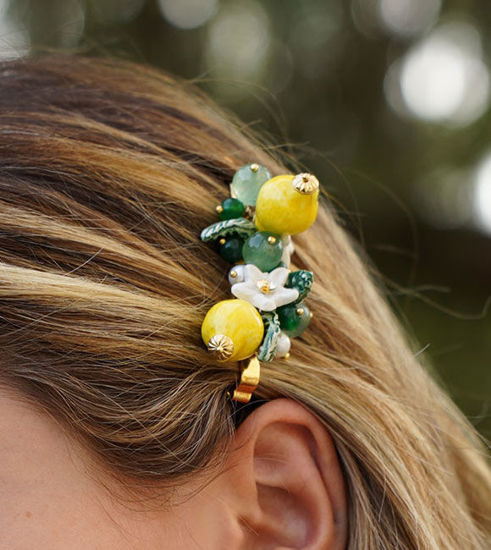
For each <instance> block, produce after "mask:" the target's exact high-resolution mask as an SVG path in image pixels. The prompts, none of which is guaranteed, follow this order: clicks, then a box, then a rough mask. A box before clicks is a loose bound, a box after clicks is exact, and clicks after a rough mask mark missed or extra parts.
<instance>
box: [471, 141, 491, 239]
mask: <svg viewBox="0 0 491 550" xmlns="http://www.w3.org/2000/svg"><path fill="white" fill-rule="evenodd" d="M474 206H475V212H476V222H477V226H478V227H479V228H480V229H482V230H483V231H485V232H486V233H489V234H491V151H489V152H488V153H487V154H486V155H485V156H484V158H483V159H482V160H481V162H480V163H479V164H478V166H477V169H476V175H475V202H474Z"/></svg>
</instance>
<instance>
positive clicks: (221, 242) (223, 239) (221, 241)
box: [218, 237, 227, 246]
mask: <svg viewBox="0 0 491 550" xmlns="http://www.w3.org/2000/svg"><path fill="white" fill-rule="evenodd" d="M218 242H219V243H220V244H221V245H222V246H223V245H224V244H225V243H226V242H227V239H225V238H224V237H222V238H221V239H220V240H219V241H218Z"/></svg>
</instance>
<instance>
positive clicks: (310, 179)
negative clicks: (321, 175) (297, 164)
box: [292, 172, 319, 195]
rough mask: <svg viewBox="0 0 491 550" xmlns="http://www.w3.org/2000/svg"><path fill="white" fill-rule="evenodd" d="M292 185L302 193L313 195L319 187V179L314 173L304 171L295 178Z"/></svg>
mask: <svg viewBox="0 0 491 550" xmlns="http://www.w3.org/2000/svg"><path fill="white" fill-rule="evenodd" d="M292 185H293V188H294V189H295V191H298V192H299V193H301V194H302V195H313V194H314V193H315V192H316V191H317V190H318V189H319V180H318V179H317V178H316V177H315V176H314V175H313V174H308V173H307V172H304V173H302V174H297V175H296V176H295V177H294V178H293V180H292Z"/></svg>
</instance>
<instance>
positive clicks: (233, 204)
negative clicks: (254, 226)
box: [219, 198, 245, 220]
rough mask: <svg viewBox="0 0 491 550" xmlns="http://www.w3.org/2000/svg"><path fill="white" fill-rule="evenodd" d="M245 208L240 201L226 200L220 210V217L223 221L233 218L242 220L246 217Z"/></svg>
mask: <svg viewBox="0 0 491 550" xmlns="http://www.w3.org/2000/svg"><path fill="white" fill-rule="evenodd" d="M244 212H245V206H244V203H243V202H242V201H239V199H232V198H229V199H225V200H224V201H223V202H222V204H221V208H220V209H219V215H220V219H221V220H231V219H233V218H241V217H242V216H243V215H244Z"/></svg>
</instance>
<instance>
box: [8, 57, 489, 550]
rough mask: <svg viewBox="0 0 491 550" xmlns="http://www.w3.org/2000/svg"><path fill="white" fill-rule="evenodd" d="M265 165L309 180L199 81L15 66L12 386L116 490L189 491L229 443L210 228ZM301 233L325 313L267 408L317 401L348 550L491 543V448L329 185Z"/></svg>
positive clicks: (77, 64) (314, 296) (233, 373)
mask: <svg viewBox="0 0 491 550" xmlns="http://www.w3.org/2000/svg"><path fill="white" fill-rule="evenodd" d="M252 161H256V162H259V163H261V164H264V165H265V166H267V167H268V168H269V169H270V170H271V172H272V173H282V172H285V171H287V172H292V171H298V166H297V165H296V163H295V161H294V160H293V159H291V158H281V157H280V155H279V154H278V153H277V152H276V151H275V149H274V148H273V147H268V146H267V145H265V144H264V143H261V141H260V140H259V139H258V138H257V136H255V135H252V134H251V132H249V131H248V130H246V129H244V127H242V126H241V123H240V122H239V121H238V120H236V119H235V118H234V117H233V116H232V115H230V114H225V113H223V112H222V111H220V110H219V109H218V108H217V107H216V106H215V105H214V104H213V103H212V102H211V101H210V100H209V99H208V98H207V97H206V96H205V95H204V94H203V93H202V92H201V91H200V90H199V89H198V88H197V87H195V86H194V85H193V84H191V83H189V82H185V81H180V80H178V79H175V78H173V77H170V76H169V75H166V74H163V73H161V72H158V71H156V70H153V69H149V68H146V67H143V66H139V65H135V64H131V63H128V62H123V61H114V60H104V59H88V58H82V57H80V58H74V57H70V56H63V55H48V56H43V57H38V58H32V59H24V60H16V61H9V62H2V63H1V64H0V346H1V349H2V359H1V362H0V380H1V383H2V384H3V385H4V386H6V387H8V388H15V389H16V390H18V391H19V392H20V393H21V395H23V396H24V397H25V398H26V399H29V401H30V402H32V403H34V404H35V405H37V406H39V407H40V408H41V409H42V410H43V411H46V412H48V413H49V414H51V415H52V416H53V417H55V418H57V419H60V421H61V422H62V423H63V424H64V425H66V427H67V429H68V430H69V432H70V433H71V434H72V435H73V436H74V437H77V438H78V439H79V440H80V441H82V442H83V444H84V445H85V446H86V448H87V449H89V450H90V452H91V453H92V454H93V456H94V457H95V460H96V461H97V462H98V464H100V466H101V467H102V468H104V469H106V470H107V471H108V472H112V473H113V474H114V475H115V476H116V477H117V478H118V479H121V480H133V481H136V483H142V484H145V483H146V484H151V483H157V482H158V483H163V484H167V483H168V484H171V483H178V482H179V480H182V479H183V477H184V476H188V475H193V474H194V473H196V472H199V471H201V470H205V469H206V468H210V469H212V468H214V467H217V465H219V463H220V459H219V458H217V457H220V456H222V455H223V453H222V452H221V451H224V450H226V449H227V446H228V445H229V443H230V441H231V438H232V437H233V434H234V430H235V424H234V417H233V410H232V406H231V402H230V401H229V400H228V399H227V391H229V390H230V388H231V387H233V386H234V385H235V383H236V380H237V374H238V373H237V365H236V364H233V363H216V362H215V361H214V360H213V359H211V358H210V355H209V354H208V353H207V351H206V348H205V347H204V345H203V343H202V341H201V338H200V325H201V322H202V319H203V317H204V315H205V313H206V311H207V309H208V308H209V307H210V306H211V305H213V304H214V303H216V302H217V301H218V300H221V299H226V298H229V297H230V293H229V292H230V291H229V284H228V282H227V280H226V277H225V276H224V273H226V270H227V264H226V263H225V261H224V260H222V259H221V258H220V257H219V256H218V255H217V254H216V253H214V252H213V251H211V250H210V248H209V246H208V245H206V244H204V243H202V242H201V241H200V239H199V233H200V231H201V229H202V228H203V227H205V226H206V225H209V224H210V223H212V222H213V221H215V212H214V207H215V205H216V204H217V203H219V202H220V201H221V200H223V199H224V198H225V197H226V196H228V183H229V181H230V179H231V177H232V176H233V174H234V172H235V171H236V170H237V169H238V168H239V167H240V166H241V165H243V164H246V163H248V162H252ZM294 240H295V243H296V253H295V254H294V256H293V258H292V267H293V268H302V267H306V268H308V269H311V270H312V271H313V272H314V273H315V276H316V281H315V284H314V286H313V289H312V292H311V294H310V297H309V305H310V306H311V309H312V310H313V311H314V312H315V315H314V318H313V320H312V322H311V325H310V327H309V330H307V331H306V332H305V333H304V335H302V337H300V338H297V339H295V341H294V343H293V346H294V349H293V352H292V355H291V357H290V359H289V361H288V368H285V364H284V363H281V362H279V363H278V364H277V363H276V362H275V361H273V362H271V363H269V364H268V365H267V366H265V368H263V373H262V379H261V385H260V387H259V389H258V390H257V392H256V395H257V396H258V397H259V398H261V399H266V400H269V399H274V398H276V397H280V396H286V397H290V398H292V399H294V400H296V401H298V402H300V403H302V404H303V405H304V406H305V407H306V408H308V409H309V410H310V411H312V412H313V413H315V414H316V415H317V416H318V418H320V419H321V421H322V422H323V423H324V424H325V426H326V428H327V429H328V430H329V431H330V433H331V434H332V437H333V439H334V441H335V443H336V447H337V450H338V453H339V457H340V461H341V464H342V467H343V470H344V476H345V479H346V484H347V488H348V493H349V495H348V499H349V516H350V539H349V544H348V547H349V549H351V550H353V549H358V550H371V549H385V550H394V549H395V548H401V549H416V548H418V549H444V548H445V549H447V548H448V549H452V550H456V549H459V550H460V549H464V548H465V549H467V548H475V549H478V548H479V549H484V548H485V547H487V542H488V543H489V539H488V538H487V534H489V529H490V525H489V521H490V519H489V518H490V515H491V514H490V511H491V481H490V473H489V470H488V468H487V465H486V462H485V458H484V449H483V447H482V446H481V443H480V441H479V438H478V437H477V435H476V433H475V431H474V429H473V428H472V426H471V425H470V424H469V423H468V422H467V421H466V420H465V419H464V417H463V415H462V414H461V413H460V412H459V411H458V410H457V408H456V407H455V406H454V404H453V403H452V402H451V401H450V399H449V398H448V397H447V396H446V395H445V394H444V393H443V392H442V391H441V390H440V389H439V387H438V386H437V385H436V384H435V383H434V382H433V380H432V378H431V377H430V376H429V374H428V373H427V370H428V369H427V368H426V367H425V366H424V365H423V356H422V355H418V357H416V354H415V352H414V349H416V347H415V343H414V342H412V341H411V339H410V337H409V335H408V334H407V333H406V332H405V331H404V330H403V328H402V327H401V326H400V324H399V322H398V320H397V318H396V316H395V315H394V314H393V312H392V311H391V308H390V307H389V305H388V303H387V302H386V299H385V297H384V291H383V288H382V286H381V284H380V282H379V281H377V280H375V279H374V278H373V276H372V275H371V271H372V270H371V267H370V262H369V260H368V259H367V258H366V257H365V255H364V253H363V251H362V250H361V248H360V247H359V246H358V245H357V243H356V242H354V241H353V240H352V239H351V238H350V237H349V236H348V234H347V233H346V232H345V230H344V229H343V228H342V226H341V224H340V223H339V220H338V217H337V213H336V211H335V209H334V208H333V206H332V204H331V203H330V202H329V200H328V199H327V197H326V195H325V192H324V196H323V198H322V200H321V207H320V211H319V215H318V219H317V222H316V223H315V224H314V226H313V227H312V228H311V229H310V230H309V231H308V232H306V233H305V234H300V235H298V236H296V237H295V238H294Z"/></svg>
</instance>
